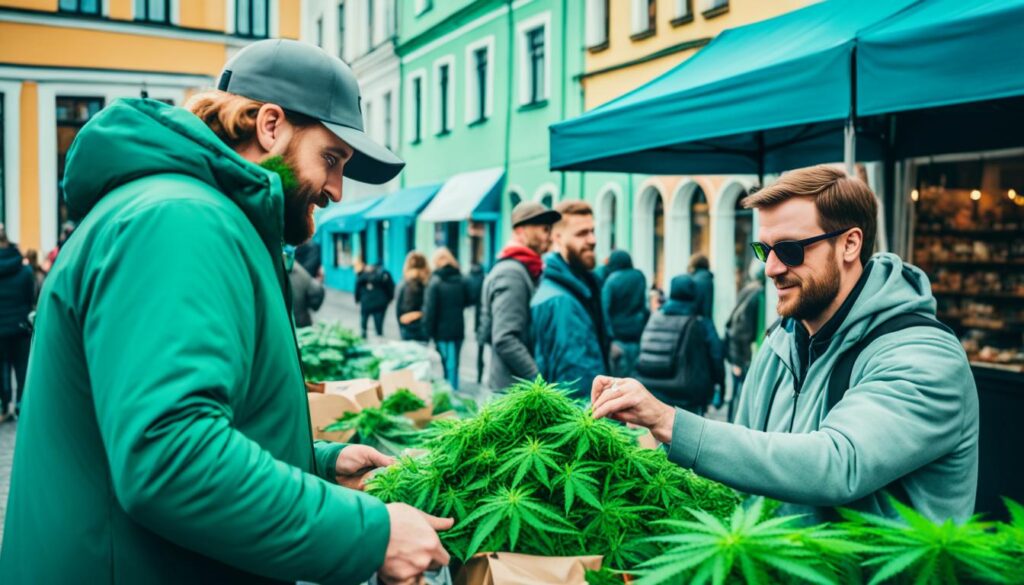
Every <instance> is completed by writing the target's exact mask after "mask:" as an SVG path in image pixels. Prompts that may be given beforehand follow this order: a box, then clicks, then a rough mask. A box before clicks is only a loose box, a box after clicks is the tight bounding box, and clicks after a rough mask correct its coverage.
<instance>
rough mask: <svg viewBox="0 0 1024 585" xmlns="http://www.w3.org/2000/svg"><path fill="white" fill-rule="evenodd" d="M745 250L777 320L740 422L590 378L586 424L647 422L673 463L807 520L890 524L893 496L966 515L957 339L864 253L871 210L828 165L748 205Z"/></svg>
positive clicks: (927, 295) (962, 376)
mask: <svg viewBox="0 0 1024 585" xmlns="http://www.w3.org/2000/svg"><path fill="white" fill-rule="evenodd" d="M744 205H745V206H746V207H748V208H755V209H758V210H759V212H760V216H759V221H760V228H759V232H758V239H759V241H758V242H755V243H754V244H753V247H754V250H755V252H756V254H757V256H758V258H760V259H761V260H763V261H764V262H765V275H766V276H767V277H768V278H771V279H772V280H773V281H774V283H775V286H776V288H777V289H778V293H779V303H778V312H779V314H780V315H781V317H782V319H780V322H779V323H778V324H777V325H776V326H773V327H772V328H771V330H770V333H769V334H768V336H767V337H766V338H765V341H764V345H763V346H762V348H761V349H760V351H759V352H758V354H757V355H756V356H755V358H754V360H753V363H752V364H751V367H750V371H749V374H748V376H747V383H746V385H745V386H744V391H743V394H742V396H741V398H740V404H739V407H738V414H737V418H736V423H737V424H728V423H723V422H717V421H712V420H707V419H704V418H701V417H699V416H697V415H694V414H692V413H688V412H686V411H683V410H679V409H674V408H671V407H669V406H667V405H665V404H662V403H661V402H659V401H658V400H657V399H655V398H654V397H653V396H652V395H651V394H650V393H649V392H648V391H647V390H646V389H645V388H644V387H643V386H642V385H641V384H640V383H639V382H637V381H635V380H632V379H615V378H609V377H605V376H598V377H597V378H595V380H594V383H593V388H592V400H593V409H594V417H595V418H599V417H603V416H609V417H611V418H614V419H617V420H620V421H623V422H630V423H636V424H640V425H643V426H645V427H648V428H649V429H651V431H652V433H653V434H654V436H655V437H656V438H657V439H658V440H659V441H661V442H663V443H665V444H667V445H668V446H669V458H670V459H671V460H672V461H674V462H676V463H677V464H679V465H682V466H684V467H688V468H692V469H693V470H694V471H696V472H697V473H699V474H701V475H704V476H706V477H709V478H711V479H715V480H718V481H721V482H723V483H725V484H728V485H730V486H732V487H734V488H736V489H739V490H742V491H744V492H748V493H753V494H761V495H765V496H769V497H772V498H776V499H779V500H781V501H783V502H784V503H785V508H787V509H786V510H784V512H785V513H807V514H810V515H811V519H816V520H827V519H830V518H832V517H833V515H834V512H833V511H832V508H834V507H837V506H844V507H852V508H856V509H860V510H864V511H868V512H872V513H875V514H881V515H886V516H894V515H895V510H894V507H893V505H892V500H891V499H890V498H889V497H888V496H887V494H888V495H889V496H892V497H894V498H896V499H898V500H901V501H903V502H904V503H908V504H910V505H911V506H913V507H914V508H916V509H917V510H918V511H920V512H921V513H923V514H924V515H925V516H927V517H929V518H931V519H933V520H937V521H938V520H945V519H947V518H953V519H955V520H957V521H963V520H966V519H967V518H968V517H970V515H971V514H973V513H974V500H975V492H976V485H977V478H978V396H977V390H976V388H975V384H974V379H973V377H972V375H971V370H970V366H969V364H968V362H967V357H966V355H965V354H964V351H963V349H962V348H961V347H960V344H959V342H958V341H957V339H956V337H955V336H954V335H953V334H952V333H951V332H950V331H949V330H948V329H947V328H945V327H944V326H943V325H941V324H939V323H938V322H937V321H936V320H935V299H934V297H932V295H931V287H930V285H929V283H928V279H927V277H926V276H925V274H924V273H923V272H922V271H921V270H920V269H918V268H916V267H914V266H911V265H909V264H905V263H904V262H902V261H901V260H900V258H899V257H897V256H895V255H893V254H877V255H875V256H873V257H872V255H871V244H872V242H873V241H874V238H875V230H876V221H877V220H876V218H877V209H878V208H877V203H876V200H875V196H874V195H873V194H872V193H871V191H870V190H869V189H868V187H867V185H865V184H864V183H863V182H862V181H860V180H859V179H856V178H852V177H848V176H847V175H846V174H845V173H843V172H841V171H839V170H836V169H834V168H832V167H827V166H818V167H812V168H807V169H801V170H798V171H793V172H790V173H787V174H785V175H783V176H782V178H780V179H779V180H778V181H777V182H776V183H775V184H773V185H772V186H770V187H768V188H766V189H763V190H761V191H759V192H757V193H756V194H754V195H752V196H750V197H748V198H747V199H746V200H745V201H744Z"/></svg>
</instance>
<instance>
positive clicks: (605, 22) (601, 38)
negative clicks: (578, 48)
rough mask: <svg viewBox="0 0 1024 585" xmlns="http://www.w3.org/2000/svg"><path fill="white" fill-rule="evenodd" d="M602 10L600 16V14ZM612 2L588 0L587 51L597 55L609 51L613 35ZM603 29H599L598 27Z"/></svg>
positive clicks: (607, 0) (585, 34)
mask: <svg viewBox="0 0 1024 585" xmlns="http://www.w3.org/2000/svg"><path fill="white" fill-rule="evenodd" d="M598 9H600V14H598V13H597V12H598ZM610 13H611V0H588V2H587V13H586V16H585V18H586V31H585V33H584V36H585V39H584V42H585V43H586V45H587V50H588V51H590V52H592V53H595V52H597V51H601V50H604V49H607V48H608V46H609V44H610V42H609V38H608V37H609V35H610V34H611V16H610ZM599 17H600V18H599ZM599 26H600V27H601V28H598V27H599Z"/></svg>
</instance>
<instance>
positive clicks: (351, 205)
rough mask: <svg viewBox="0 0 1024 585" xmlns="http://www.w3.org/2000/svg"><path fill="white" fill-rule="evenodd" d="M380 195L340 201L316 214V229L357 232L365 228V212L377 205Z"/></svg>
mask: <svg viewBox="0 0 1024 585" xmlns="http://www.w3.org/2000/svg"><path fill="white" fill-rule="evenodd" d="M383 200H384V198H383V197H382V196H379V195H378V196H375V197H364V198H362V199H356V200H346V201H342V202H341V203H339V204H337V205H332V206H330V207H328V208H327V209H325V210H323V211H322V212H320V214H319V215H317V216H316V231H317V232H320V231H329V232H358V231H361V230H364V229H366V213H367V212H369V211H370V210H371V209H373V208H374V207H376V206H377V205H379V204H380V203H381V202H382V201H383Z"/></svg>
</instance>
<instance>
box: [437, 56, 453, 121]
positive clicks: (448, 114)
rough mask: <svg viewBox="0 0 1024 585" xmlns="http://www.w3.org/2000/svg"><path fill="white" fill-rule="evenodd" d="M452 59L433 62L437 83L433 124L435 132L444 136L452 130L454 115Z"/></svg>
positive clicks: (447, 58)
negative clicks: (434, 123)
mask: <svg viewBox="0 0 1024 585" xmlns="http://www.w3.org/2000/svg"><path fill="white" fill-rule="evenodd" d="M453 65H454V59H452V58H451V57H446V58H445V59H443V60H441V61H439V62H437V63H435V64H434V76H435V79H436V80H437V85H435V87H434V97H435V103H436V104H437V105H436V106H435V117H434V119H435V120H436V121H437V123H436V125H435V133H436V134H437V135H438V136H444V135H446V134H449V133H450V132H451V131H452V118H454V117H455V99H454V98H455V92H453V91H452V86H453V85H455V80H454V69H455V68H454V66H453Z"/></svg>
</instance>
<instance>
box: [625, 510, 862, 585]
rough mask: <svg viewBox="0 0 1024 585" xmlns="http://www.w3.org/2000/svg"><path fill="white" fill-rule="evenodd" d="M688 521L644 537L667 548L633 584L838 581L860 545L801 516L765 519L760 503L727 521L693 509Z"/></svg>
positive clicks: (852, 566) (646, 564) (846, 572)
mask: <svg viewBox="0 0 1024 585" xmlns="http://www.w3.org/2000/svg"><path fill="white" fill-rule="evenodd" d="M688 512H689V514H690V515H691V516H692V517H693V519H692V520H664V521H661V522H659V523H658V524H660V525H661V526H664V527H667V528H669V529H670V530H671V532H672V533H671V534H663V535H658V536H653V537H650V538H648V539H645V540H646V541H648V542H654V543H658V544H663V545H667V548H665V549H664V552H663V553H662V554H661V555H659V556H657V557H655V558H652V559H650V560H648V561H646V562H643V563H641V564H640V565H639V568H638V570H637V574H638V575H639V577H640V578H639V579H638V580H637V581H636V583H637V585H656V584H658V583H669V582H670V583H683V582H685V583H694V584H702V583H714V584H715V585H720V584H722V583H734V582H735V583H749V584H757V583H765V584H768V583H817V584H820V585H829V584H832V583H839V582H840V581H841V578H842V577H843V576H844V575H846V576H849V575H850V574H851V572H854V571H855V564H856V557H855V556H854V555H855V554H856V553H857V552H858V551H860V550H862V548H863V547H862V546H861V545H858V544H856V543H853V542H849V541H847V540H844V538H843V537H844V536H846V534H845V533H844V532H843V531H841V530H837V529H833V528H829V527H828V526H813V527H801V526H800V521H801V519H802V517H801V516H784V517H778V518H765V514H764V500H763V499H761V498H756V499H754V500H753V503H752V505H750V506H749V507H743V506H740V507H737V508H736V509H735V510H734V511H733V513H732V516H731V517H730V518H729V519H728V520H723V519H722V518H718V517H715V516H712V515H711V514H709V513H707V512H705V511H703V510H697V509H691V510H688Z"/></svg>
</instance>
